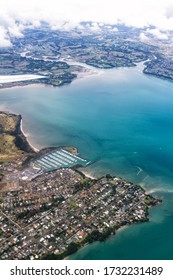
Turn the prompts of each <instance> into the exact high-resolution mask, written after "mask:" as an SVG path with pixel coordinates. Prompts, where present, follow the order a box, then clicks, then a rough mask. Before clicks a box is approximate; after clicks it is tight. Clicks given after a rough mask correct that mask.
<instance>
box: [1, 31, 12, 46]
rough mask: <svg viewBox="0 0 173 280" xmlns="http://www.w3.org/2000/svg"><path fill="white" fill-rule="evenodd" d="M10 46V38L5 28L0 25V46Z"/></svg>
mask: <svg viewBox="0 0 173 280" xmlns="http://www.w3.org/2000/svg"><path fill="white" fill-rule="evenodd" d="M5 47H11V42H10V39H9V37H8V35H7V33H6V30H5V29H4V28H3V27H1V26H0V48H5Z"/></svg>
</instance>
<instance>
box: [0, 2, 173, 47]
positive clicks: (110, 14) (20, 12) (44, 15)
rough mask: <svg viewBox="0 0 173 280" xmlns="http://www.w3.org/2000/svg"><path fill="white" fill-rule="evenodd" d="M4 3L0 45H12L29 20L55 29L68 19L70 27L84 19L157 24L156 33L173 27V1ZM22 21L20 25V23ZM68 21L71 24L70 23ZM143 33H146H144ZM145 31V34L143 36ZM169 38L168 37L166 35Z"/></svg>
mask: <svg viewBox="0 0 173 280" xmlns="http://www.w3.org/2000/svg"><path fill="white" fill-rule="evenodd" d="M2 2H3V3H1V6H0V46H8V45H10V35H11V36H18V37H20V36H22V31H23V29H24V26H25V25H26V24H28V23H30V24H33V26H35V27H37V26H39V23H40V21H46V22H48V23H49V24H50V27H51V28H53V29H56V28H57V29H58V28H61V26H63V24H64V21H65V22H66V25H65V27H66V29H68V28H71V27H72V26H75V25H76V24H77V23H78V22H80V21H87V20H91V21H94V22H104V23H118V22H119V23H124V24H126V25H128V26H134V27H147V26H150V25H153V26H155V27H156V30H152V31H151V32H152V34H153V35H154V36H161V37H162V36H163V38H164V36H167V35H166V32H167V31H169V30H173V0H28V1H26V0H23V1H22V0H4V1H2ZM18 22H20V24H19V23H18ZM67 22H68V23H67ZM141 36H142V35H141ZM144 36H145V34H143V37H144ZM165 38H166V37H165Z"/></svg>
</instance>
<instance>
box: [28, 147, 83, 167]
mask: <svg viewBox="0 0 173 280" xmlns="http://www.w3.org/2000/svg"><path fill="white" fill-rule="evenodd" d="M87 164H88V162H87V160H86V159H83V158H81V157H79V156H77V155H74V154H73V153H71V152H68V151H66V150H64V149H58V150H54V151H52V152H49V153H46V154H45V155H43V156H41V157H40V158H39V159H37V160H36V161H35V162H34V163H33V166H34V167H39V168H41V169H43V170H44V171H51V170H54V169H60V168H65V167H68V168H70V167H74V166H77V165H81V166H83V167H85V166H86V165H87Z"/></svg>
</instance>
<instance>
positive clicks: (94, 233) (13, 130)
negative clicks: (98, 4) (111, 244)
mask: <svg viewBox="0 0 173 280" xmlns="http://www.w3.org/2000/svg"><path fill="white" fill-rule="evenodd" d="M21 119H22V118H21V116H20V115H19V116H17V115H15V114H10V113H8V112H0V123H1V126H0V141H1V150H0V174H1V177H0V242H1V248H0V259H64V258H65V257H67V256H68V255H70V254H72V253H74V252H75V251H77V250H78V249H79V248H81V247H82V246H84V245H86V244H88V243H91V242H94V241H97V240H98V241H104V240H105V239H106V238H108V237H109V236H110V235H111V234H116V231H117V230H118V229H119V228H121V227H122V226H125V225H130V224H134V223H141V222H146V221H148V210H149V208H150V207H152V206H155V205H158V204H160V203H161V201H160V200H159V199H156V198H154V197H152V196H150V195H147V194H146V193H145V191H144V189H143V188H142V187H140V186H139V185H135V184H133V183H131V182H128V181H126V180H124V179H122V178H119V177H117V176H112V175H110V174H107V175H106V176H103V177H101V178H90V177H86V176H85V174H83V173H82V172H80V171H79V169H78V167H79V166H80V165H83V166H85V165H87V164H88V163H89V162H88V161H87V160H85V159H83V158H81V157H80V155H79V154H78V151H77V149H76V148H75V147H58V148H48V149H44V150H41V151H39V152H35V151H34V150H33V149H32V147H30V145H29V143H28V142H27V139H26V138H25V136H24V135H23V133H22V130H21Z"/></svg>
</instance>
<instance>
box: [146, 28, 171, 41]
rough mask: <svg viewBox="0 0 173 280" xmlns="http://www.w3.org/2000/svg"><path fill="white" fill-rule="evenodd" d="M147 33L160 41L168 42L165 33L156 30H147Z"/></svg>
mask: <svg viewBox="0 0 173 280" xmlns="http://www.w3.org/2000/svg"><path fill="white" fill-rule="evenodd" d="M147 33H149V34H151V35H153V36H154V37H155V38H157V39H160V40H168V35H167V34H166V33H165V32H161V31H160V30H159V29H158V28H153V29H147Z"/></svg>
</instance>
